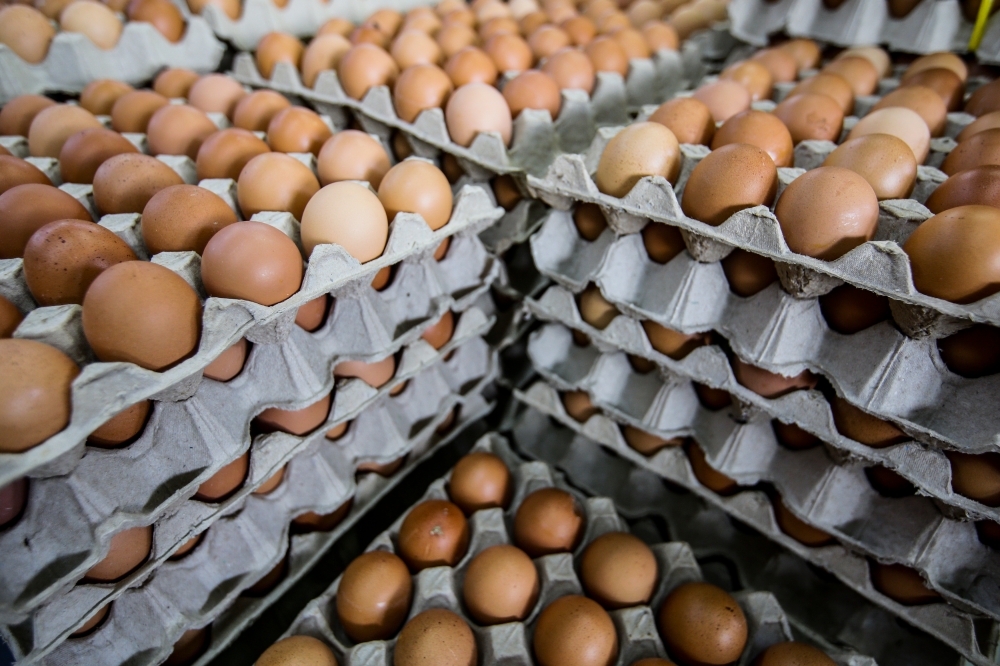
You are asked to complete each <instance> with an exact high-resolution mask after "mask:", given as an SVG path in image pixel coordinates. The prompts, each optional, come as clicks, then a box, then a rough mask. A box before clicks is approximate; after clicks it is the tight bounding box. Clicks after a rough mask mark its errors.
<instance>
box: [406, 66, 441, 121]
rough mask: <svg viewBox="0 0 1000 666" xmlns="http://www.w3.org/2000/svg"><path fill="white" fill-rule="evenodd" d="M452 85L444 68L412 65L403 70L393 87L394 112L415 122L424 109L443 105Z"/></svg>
mask: <svg viewBox="0 0 1000 666" xmlns="http://www.w3.org/2000/svg"><path fill="white" fill-rule="evenodd" d="M453 90H454V87H453V86H452V83H451V79H450V78H449V77H448V75H447V74H445V72H444V70H443V69H441V68H440V67H437V66H436V65H414V66H413V67H410V68H409V69H407V70H406V71H404V72H403V73H402V74H401V75H400V76H399V78H398V79H396V85H395V88H394V91H393V92H394V94H393V101H394V104H395V107H396V113H397V114H398V115H399V117H400V118H402V119H403V120H405V121H406V122H408V123H412V122H415V121H416V119H417V117H418V116H419V115H420V113H421V112H422V111H424V110H425V109H435V108H438V109H439V108H441V107H442V106H444V103H445V101H447V99H448V97H449V96H450V95H451V93H452V91H453Z"/></svg>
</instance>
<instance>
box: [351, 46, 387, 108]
mask: <svg viewBox="0 0 1000 666" xmlns="http://www.w3.org/2000/svg"><path fill="white" fill-rule="evenodd" d="M337 74H338V76H339V77H340V84H341V85H342V86H343V87H344V92H346V93H347V94H348V95H349V96H351V97H353V98H354V99H362V98H363V97H364V96H365V94H367V92H368V90H369V89H371V88H373V87H375V86H392V85H393V83H395V81H396V77H397V76H399V67H398V66H397V65H396V61H395V60H393V59H392V56H391V55H389V54H388V53H386V51H385V49H382V48H379V47H378V46H376V45H374V44H357V45H355V46H354V47H352V48H351V50H350V51H348V52H347V53H345V54H344V55H343V57H341V59H340V63H339V64H338V65H337Z"/></svg>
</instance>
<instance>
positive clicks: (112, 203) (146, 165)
mask: <svg viewBox="0 0 1000 666" xmlns="http://www.w3.org/2000/svg"><path fill="white" fill-rule="evenodd" d="M183 183H184V181H183V180H182V179H181V177H180V176H179V175H178V174H177V172H176V171H174V170H173V169H171V168H170V167H168V166H167V165H166V164H165V163H163V162H161V161H160V160H158V159H156V158H155V157H150V156H149V155H142V154H140V153H122V154H120V155H115V156H113V157H110V158H108V159H107V160H105V161H104V162H103V163H102V164H101V166H100V167H99V168H98V169H97V171H96V173H94V204H95V205H96V206H97V209H98V210H99V211H100V212H101V213H102V214H103V215H110V214H118V213H141V212H142V210H143V208H145V207H146V204H147V203H148V202H149V200H150V199H152V198H153V195H155V194H156V193H157V192H159V191H160V190H162V189H164V188H166V187H170V186H171V185H181V184H183Z"/></svg>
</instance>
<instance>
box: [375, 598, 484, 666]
mask: <svg viewBox="0 0 1000 666" xmlns="http://www.w3.org/2000/svg"><path fill="white" fill-rule="evenodd" d="M392 659H393V661H392V663H393V666H420V665H422V664H435V665H436V666H475V664H476V663H477V660H478V652H477V649H476V638H475V635H473V633H472V629H470V628H469V625H468V624H466V622H465V620H463V619H462V618H461V617H459V616H458V615H456V614H455V613H452V612H451V611H449V610H445V609H443V608H433V609H430V610H425V611H424V612H422V613H420V614H419V615H416V616H414V617H413V618H412V619H411V620H410V621H409V622H407V623H406V625H405V626H404V627H403V630H402V631H401V632H400V633H399V638H398V639H397V640H396V647H395V650H394V653H393V658H392Z"/></svg>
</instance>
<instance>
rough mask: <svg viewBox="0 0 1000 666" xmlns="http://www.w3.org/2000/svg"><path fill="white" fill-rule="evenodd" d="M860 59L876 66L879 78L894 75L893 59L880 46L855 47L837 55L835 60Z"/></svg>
mask: <svg viewBox="0 0 1000 666" xmlns="http://www.w3.org/2000/svg"><path fill="white" fill-rule="evenodd" d="M852 57H860V58H864V59H865V60H867V61H868V62H870V63H871V64H872V65H874V66H875V71H876V72H878V76H879V78H884V77H887V76H889V75H890V74H891V73H892V59H891V58H890V57H889V54H888V53H886V52H885V50H883V49H882V48H880V47H878V46H855V47H853V48H849V49H846V50H844V51H841V52H840V53H838V54H837V57H836V58H834V59H835V60H842V59H844V58H852Z"/></svg>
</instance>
